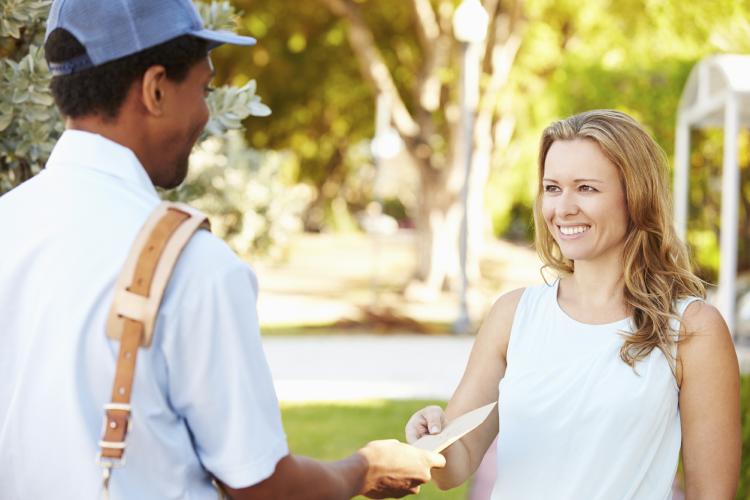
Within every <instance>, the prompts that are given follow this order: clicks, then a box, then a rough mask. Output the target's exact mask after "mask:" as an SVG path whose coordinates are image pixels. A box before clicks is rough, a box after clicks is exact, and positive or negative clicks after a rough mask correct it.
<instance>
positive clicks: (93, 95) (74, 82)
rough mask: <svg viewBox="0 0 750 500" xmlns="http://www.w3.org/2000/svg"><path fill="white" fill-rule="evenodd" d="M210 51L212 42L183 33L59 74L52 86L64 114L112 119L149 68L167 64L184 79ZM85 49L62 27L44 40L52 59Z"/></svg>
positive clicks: (172, 75) (177, 77) (171, 76)
mask: <svg viewBox="0 0 750 500" xmlns="http://www.w3.org/2000/svg"><path fill="white" fill-rule="evenodd" d="M207 52H208V42H206V41H205V40H202V39H200V38H196V37H193V36H190V35H183V36H180V37H177V38H174V39H172V40H169V41H167V42H164V43H162V44H160V45H156V46H155V47H151V48H148V49H145V50H142V51H140V52H136V53H135V54H131V55H129V56H125V57H122V58H120V59H115V60H114V61H110V62H107V63H104V64H102V65H101V66H95V67H93V68H89V69H85V70H83V71H80V72H78V73H73V74H71V75H61V76H55V77H54V78H52V83H51V85H50V87H51V89H52V95H53V96H54V98H55V103H57V107H58V108H60V112H61V113H62V114H63V115H64V116H69V117H71V118H77V117H80V116H86V115H89V114H101V115H102V116H104V117H105V118H110V119H111V118H114V117H115V116H117V113H118V111H119V110H120V107H121V106H122V103H123V102H124V101H125V97H126V96H127V93H128V90H129V89H130V86H131V85H132V83H133V82H134V81H135V80H136V79H138V78H140V77H142V76H143V74H144V73H145V72H146V70H147V69H148V68H150V67H151V66H154V65H161V66H164V68H165V69H166V73H167V78H169V79H170V80H173V81H177V82H181V81H183V80H184V79H185V77H186V76H187V74H188V72H189V71H190V68H191V67H193V66H194V65H195V64H196V63H198V62H199V61H200V60H201V59H203V58H204V57H205V56H206V54H207ZM85 53H86V49H85V48H84V46H83V45H81V43H80V42H79V41H78V39H76V37H75V36H73V35H72V34H71V33H70V32H69V31H67V30H64V29H61V28H58V29H56V30H54V31H53V32H52V33H50V35H49V37H48V38H47V41H46V42H45V44H44V55H45V58H46V59H47V61H48V62H56V63H60V62H64V61H67V60H69V59H72V58H74V57H76V56H79V55H82V54H85Z"/></svg>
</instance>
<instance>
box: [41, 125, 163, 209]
mask: <svg viewBox="0 0 750 500" xmlns="http://www.w3.org/2000/svg"><path fill="white" fill-rule="evenodd" d="M71 167H73V168H81V167H83V168H87V169H92V170H96V171H98V172H101V173H103V174H106V175H109V176H112V177H115V178H117V179H119V180H120V181H124V182H125V183H127V184H129V185H132V186H135V187H137V188H138V189H139V190H142V191H145V192H147V193H149V194H152V195H153V196H155V197H157V198H158V197H159V195H158V194H157V192H156V188H154V185H153V183H152V182H151V179H150V178H149V176H148V174H147V173H146V170H145V169H144V168H143V165H141V162H140V161H138V158H137V157H136V156H135V153H133V151H132V150H130V149H129V148H126V147H125V146H123V145H122V144H118V143H116V142H114V141H112V140H110V139H107V138H106V137H104V136H101V135H99V134H93V133H91V132H85V131H83V130H66V131H65V132H63V134H62V135H61V136H60V139H58V141H57V143H56V144H55V147H54V149H53V150H52V154H51V155H50V157H49V160H47V165H46V168H47V169H55V170H56V169H58V168H71Z"/></svg>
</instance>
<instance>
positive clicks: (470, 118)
mask: <svg viewBox="0 0 750 500" xmlns="http://www.w3.org/2000/svg"><path fill="white" fill-rule="evenodd" d="M478 51H479V44H478V43H464V44H463V68H462V71H461V75H462V76H461V116H462V122H463V127H462V128H463V141H462V142H463V153H464V179H463V183H462V186H461V231H460V233H459V240H458V257H459V263H460V273H461V276H460V279H461V281H460V289H459V312H458V318H456V321H455V323H454V324H453V332H454V333H469V329H470V328H471V317H470V315H469V297H468V294H469V277H468V275H467V269H466V263H467V258H468V255H469V248H468V245H469V241H468V238H469V235H468V230H469V221H468V215H469V214H468V211H469V210H468V208H469V207H468V200H469V180H470V179H471V161H472V156H473V154H474V116H475V114H476V109H477V103H478V101H479V53H478Z"/></svg>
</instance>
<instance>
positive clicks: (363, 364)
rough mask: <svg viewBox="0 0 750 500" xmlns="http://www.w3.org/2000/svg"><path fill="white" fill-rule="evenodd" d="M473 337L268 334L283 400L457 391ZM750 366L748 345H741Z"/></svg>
mask: <svg viewBox="0 0 750 500" xmlns="http://www.w3.org/2000/svg"><path fill="white" fill-rule="evenodd" d="M473 341H474V339H473V337H468V336H460V337H452V336H447V335H445V336H443V335H440V336H438V335H304V336H294V337H273V336H271V337H265V338H264V339H263V346H264V348H265V351H266V355H267V357H268V364H269V365H270V367H271V373H272V374H273V378H274V383H275V385H276V393H277V394H278V397H279V399H280V400H281V401H331V400H353V399H443V400H447V399H448V398H450V396H451V394H453V390H454V389H455V388H456V385H458V382H459V380H460V379H461V375H462V374H463V370H464V367H465V366H466V361H467V360H468V358H469V353H470V351H471V345H472V342H473ZM738 354H739V357H740V364H741V366H742V367H743V371H745V372H750V346H742V347H740V348H738Z"/></svg>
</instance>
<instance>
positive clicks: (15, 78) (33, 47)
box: [0, 0, 309, 256]
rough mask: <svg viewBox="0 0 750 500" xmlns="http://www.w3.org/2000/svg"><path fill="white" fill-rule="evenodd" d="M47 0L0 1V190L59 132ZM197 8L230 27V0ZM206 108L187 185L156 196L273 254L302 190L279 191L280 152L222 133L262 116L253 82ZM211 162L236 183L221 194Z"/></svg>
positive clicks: (236, 243)
mask: <svg viewBox="0 0 750 500" xmlns="http://www.w3.org/2000/svg"><path fill="white" fill-rule="evenodd" d="M50 4H51V1H50V0H0V13H2V18H1V20H0V69H2V79H1V80H0V133H1V134H2V135H0V194H2V193H4V192H6V191H8V190H10V189H12V188H13V187H15V186H17V185H18V184H20V183H22V182H23V181H25V180H27V179H29V178H30V177H32V176H33V175H35V174H36V173H38V172H39V171H40V170H41V169H42V168H43V166H44V163H45V162H46V160H47V158H48V156H49V154H50V152H51V151H52V147H53V146H54V144H55V141H56V140H57V138H58V137H59V135H60V133H62V130H63V123H62V119H61V117H60V115H59V113H58V111H57V108H56V107H55V106H54V100H53V98H52V95H51V93H50V90H49V83H50V80H51V75H50V74H49V72H48V69H47V63H46V61H45V60H44V51H43V49H42V48H41V45H42V43H43V35H44V23H45V20H46V16H47V13H48V11H49V8H50ZM196 6H197V7H198V10H199V13H200V15H201V17H202V18H203V20H204V23H205V25H206V26H207V27H209V28H213V29H229V30H234V29H236V27H237V26H236V22H237V19H238V15H237V13H236V11H235V9H234V7H233V6H232V5H231V4H230V3H229V2H227V1H214V2H212V3H201V2H196ZM208 105H209V108H210V110H211V119H210V121H209V123H208V125H207V126H206V130H205V132H204V134H203V136H202V137H201V139H200V141H199V143H198V146H197V147H196V150H197V152H198V155H197V156H196V157H191V175H190V176H189V177H188V181H187V183H185V184H183V186H181V187H180V188H179V189H177V190H174V191H172V192H162V193H161V194H162V196H163V197H165V198H168V199H171V200H180V201H190V202H195V204H196V205H197V206H199V207H200V208H202V209H203V210H205V211H206V212H207V213H208V214H209V215H210V216H212V218H213V219H214V222H215V232H217V234H219V236H221V237H225V238H227V240H228V241H229V243H230V244H231V245H232V246H233V247H234V248H235V250H236V251H238V252H240V253H249V252H251V251H252V252H253V253H258V252H260V253H265V254H271V255H273V256H278V255H279V254H280V253H281V251H282V250H283V245H284V243H285V242H286V239H287V237H288V234H289V233H290V232H293V231H294V230H295V229H296V226H297V225H298V224H297V221H298V219H299V216H300V213H301V212H302V211H303V210H304V208H305V207H306V205H307V203H308V199H309V193H308V192H307V191H306V190H305V189H303V188H295V189H287V188H286V186H287V184H288V183H287V182H286V178H288V177H289V176H288V174H287V173H286V171H287V170H289V166H288V165H289V164H290V162H289V161H287V160H286V159H285V158H286V157H285V156H284V155H279V154H273V153H263V152H257V151H248V149H247V145H246V144H245V142H244V141H243V140H242V139H241V138H237V137H235V136H231V137H226V132H227V131H229V130H233V129H241V128H242V120H244V119H245V118H247V117H248V116H259V117H261V116H267V115H269V114H270V112H271V111H270V109H269V108H268V107H267V106H266V105H265V104H263V103H262V102H261V100H260V97H258V96H257V95H256V93H255V81H252V80H251V81H249V82H247V83H245V84H244V85H242V86H241V87H232V86H226V85H225V86H221V87H219V88H217V89H215V91H214V92H213V93H211V95H210V96H209V98H208ZM211 138H212V139H213V140H211V141H208V142H207V139H211ZM212 161H213V162H214V163H213V164H212V163H211V162H212ZM216 162H222V164H223V167H224V168H223V169H222V171H221V174H222V175H226V176H227V177H229V178H231V179H234V180H235V181H237V182H236V183H235V184H227V185H226V186H225V188H224V189H222V190H221V192H218V191H219V190H217V189H216V187H215V182H214V179H215V177H217V174H218V173H219V172H217V168H216V167H217V165H216V164H215V163H216ZM291 163H292V164H293V163H294V162H293V161H292V162H291ZM247 190H253V192H254V193H256V194H257V193H259V192H265V191H269V192H272V193H274V196H273V197H262V196H261V197H257V198H253V199H250V198H248V197H246V196H244V194H245V193H246V191H247ZM20 216H22V215H20Z"/></svg>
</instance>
